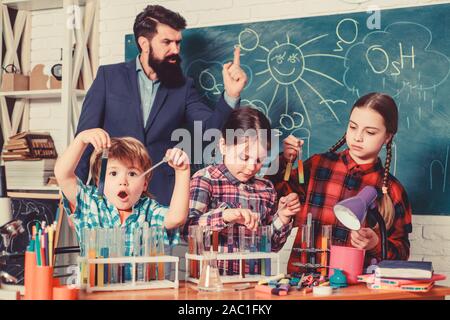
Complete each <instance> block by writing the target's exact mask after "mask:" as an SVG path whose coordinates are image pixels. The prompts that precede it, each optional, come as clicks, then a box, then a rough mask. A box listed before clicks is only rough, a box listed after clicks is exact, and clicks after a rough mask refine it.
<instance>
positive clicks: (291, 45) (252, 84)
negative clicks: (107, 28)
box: [125, 4, 450, 215]
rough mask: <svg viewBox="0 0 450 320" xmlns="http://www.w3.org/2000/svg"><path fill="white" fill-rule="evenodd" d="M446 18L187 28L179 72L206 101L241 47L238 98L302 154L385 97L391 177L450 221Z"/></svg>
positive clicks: (412, 11)
mask: <svg viewBox="0 0 450 320" xmlns="http://www.w3.org/2000/svg"><path fill="white" fill-rule="evenodd" d="M449 17H450V5H449V4H442V5H433V6H423V7H414V8H403V9H392V10H383V11H381V13H380V15H379V18H380V21H381V23H380V25H379V29H377V28H376V27H377V25H376V21H377V20H374V19H375V18H376V16H375V15H374V13H373V12H370V13H367V12H361V13H351V14H341V15H332V16H320V17H310V18H301V19H289V20H279V21H267V22H257V23H249V24H235V25H225V26H217V27H205V28H196V29H188V30H186V31H184V33H183V43H182V58H183V66H184V70H185V71H186V73H187V74H188V75H189V76H191V77H192V78H194V79H195V80H196V84H197V86H198V88H199V90H200V91H201V92H202V94H203V96H204V98H205V100H206V101H208V102H209V103H211V105H213V103H214V101H216V100H217V98H218V97H219V96H220V94H221V91H222V90H223V83H222V74H221V70H222V67H221V65H222V64H223V63H225V62H227V61H230V60H231V59H232V53H233V47H234V46H235V45H240V47H241V53H242V54H241V64H242V66H243V68H244V69H245V71H246V72H247V74H248V76H249V81H248V84H247V86H246V88H245V89H244V91H243V93H242V102H243V103H245V104H252V105H253V106H255V107H256V108H258V109H260V110H262V111H263V112H264V113H265V114H266V115H267V116H268V117H269V118H270V119H271V122H272V126H273V127H274V128H277V129H279V130H280V134H281V135H282V138H284V137H285V136H287V135H288V134H294V135H296V136H298V137H301V138H303V139H304V140H305V148H304V157H306V156H310V155H312V154H313V153H318V152H323V151H325V150H327V148H329V147H330V146H331V145H333V144H334V143H335V142H336V141H337V139H338V138H339V137H341V136H342V135H343V134H344V132H345V129H346V124H347V120H348V116H349V111H350V108H351V106H352V104H353V103H354V101H355V100H356V99H357V98H358V97H359V96H361V95H364V94H365V93H368V92H371V91H381V92H386V93H388V94H390V95H392V96H393V97H394V98H395V100H396V102H397V104H398V107H399V111H400V123H399V132H398V134H397V136H396V138H395V146H394V152H393V156H394V157H393V163H392V166H391V167H392V171H391V172H392V173H393V174H394V175H395V176H396V177H397V178H398V179H399V180H400V181H401V182H402V183H403V185H404V186H405V188H406V190H407V192H408V194H409V197H410V201H411V203H412V207H413V212H414V213H417V214H435V215H449V214H450V168H449V147H450V105H449V93H450V80H449V77H448V76H449V73H450V59H449V57H450V19H449ZM373 27H375V28H373ZM125 41H126V50H125V57H126V59H127V60H128V59H132V58H135V57H136V54H137V50H136V47H135V44H134V40H133V36H132V35H127V36H126V38H125ZM382 158H383V159H384V151H383V154H382Z"/></svg>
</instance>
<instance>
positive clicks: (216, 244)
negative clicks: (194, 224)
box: [212, 231, 219, 253]
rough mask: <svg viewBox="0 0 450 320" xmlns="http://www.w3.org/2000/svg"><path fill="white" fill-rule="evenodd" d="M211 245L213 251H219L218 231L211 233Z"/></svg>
mask: <svg viewBox="0 0 450 320" xmlns="http://www.w3.org/2000/svg"><path fill="white" fill-rule="evenodd" d="M212 243H213V251H214V252H216V253H217V252H218V251H219V231H212Z"/></svg>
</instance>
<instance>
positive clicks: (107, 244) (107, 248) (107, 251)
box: [101, 228, 112, 284]
mask: <svg viewBox="0 0 450 320" xmlns="http://www.w3.org/2000/svg"><path fill="white" fill-rule="evenodd" d="M111 231H112V229H110V228H107V229H104V236H105V239H104V245H103V247H102V250H101V251H102V252H101V253H102V256H103V257H104V258H109V257H110V256H111V236H112V232H111ZM111 266H112V264H105V270H104V283H105V284H109V283H110V277H111Z"/></svg>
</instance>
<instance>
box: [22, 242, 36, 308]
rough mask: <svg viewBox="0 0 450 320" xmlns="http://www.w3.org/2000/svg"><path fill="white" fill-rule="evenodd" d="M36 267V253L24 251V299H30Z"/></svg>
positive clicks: (31, 297)
mask: <svg viewBox="0 0 450 320" xmlns="http://www.w3.org/2000/svg"><path fill="white" fill-rule="evenodd" d="M35 269H36V253H35V252H32V251H26V252H25V275H24V277H25V296H24V299H25V300H32V299H33V296H32V293H33V288H34V284H33V282H34V274H35Z"/></svg>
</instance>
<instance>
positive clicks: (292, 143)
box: [283, 135, 304, 162]
mask: <svg viewBox="0 0 450 320" xmlns="http://www.w3.org/2000/svg"><path fill="white" fill-rule="evenodd" d="M303 143H304V142H303V140H301V139H298V138H296V137H294V136H293V135H289V136H288V137H287V138H286V139H284V140H283V157H284V158H285V159H286V161H288V162H291V161H294V160H295V158H297V155H298V152H299V151H300V149H301V148H302V147H303Z"/></svg>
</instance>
